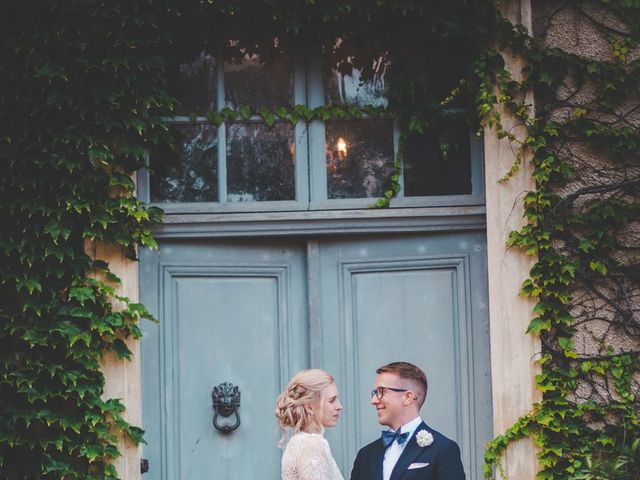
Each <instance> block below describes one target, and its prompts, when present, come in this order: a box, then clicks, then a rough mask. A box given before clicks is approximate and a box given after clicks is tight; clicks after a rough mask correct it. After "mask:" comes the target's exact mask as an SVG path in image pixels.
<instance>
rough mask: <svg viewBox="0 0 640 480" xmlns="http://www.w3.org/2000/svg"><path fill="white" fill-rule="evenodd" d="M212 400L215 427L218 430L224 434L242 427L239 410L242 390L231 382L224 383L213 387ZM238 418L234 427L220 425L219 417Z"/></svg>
mask: <svg viewBox="0 0 640 480" xmlns="http://www.w3.org/2000/svg"><path fill="white" fill-rule="evenodd" d="M211 399H212V400H213V410H214V412H215V413H214V415H213V426H214V427H216V430H218V431H220V432H222V433H229V432H233V431H234V430H235V429H236V428H238V427H239V426H240V414H239V413H238V408H239V407H240V389H239V388H238V387H234V386H233V384H231V383H229V382H223V383H221V384H220V385H218V386H217V387H213V392H211ZM234 414H235V416H236V423H234V424H232V425H220V424H218V416H219V415H222V416H223V417H230V416H231V415H234Z"/></svg>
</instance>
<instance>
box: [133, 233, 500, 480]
mask: <svg viewBox="0 0 640 480" xmlns="http://www.w3.org/2000/svg"><path fill="white" fill-rule="evenodd" d="M485 262H486V252H485V241H484V233H483V232H471V233H469V232H467V233H448V234H419V235H403V236H393V235H389V236H375V235H374V236H369V237H346V236H345V237H335V238H316V239H300V240H295V239H294V240H285V239H254V240H237V239H236V240H225V241H222V240H208V241H163V242H161V245H160V251H159V252H148V251H145V252H143V253H142V256H141V296H142V300H143V302H144V303H146V304H147V306H149V307H150V308H151V309H152V310H153V311H154V313H156V315H157V316H158V318H159V320H160V323H159V324H151V323H145V325H144V332H145V336H144V338H143V346H142V348H143V353H142V355H143V421H144V428H145V430H146V431H147V434H146V439H147V442H148V445H147V446H145V448H144V456H145V457H146V458H148V459H149V460H150V464H151V470H150V472H149V473H148V474H146V476H145V478H146V479H147V480H149V479H154V480H160V479H162V480H177V479H181V480H187V479H198V480H204V479H242V480H244V479H247V480H248V479H254V478H261V479H273V480H275V479H277V478H279V462H280V451H279V450H278V449H277V448H276V443H277V441H278V438H279V432H278V429H277V426H276V422H275V418H274V417H273V406H274V401H275V397H276V396H277V393H278V392H279V391H280V389H281V388H282V387H283V386H284V385H285V384H286V382H287V380H288V378H289V376H290V375H291V374H292V373H293V372H295V371H296V370H298V369H300V368H306V367H309V366H317V367H321V368H325V369H327V370H328V371H330V372H331V373H333V374H334V375H335V377H336V380H337V383H338V386H339V388H340V392H341V396H342V399H343V405H344V406H345V409H344V412H343V416H342V420H341V423H340V424H339V426H338V427H336V428H335V429H332V430H331V431H328V432H327V437H328V438H329V441H330V443H331V445H332V449H333V453H334V456H335V457H336V459H337V461H338V464H339V465H340V466H341V469H342V470H343V473H344V475H345V476H346V477H347V478H348V476H349V471H350V468H351V463H352V462H353V459H354V457H355V453H356V451H357V449H358V448H359V447H360V446H362V445H364V444H365V443H368V442H369V441H371V440H372V439H373V438H375V436H376V435H379V430H380V427H379V425H377V422H376V416H375V412H374V411H373V408H372V407H371V406H370V405H369V400H370V398H369V392H370V391H371V386H372V384H373V381H374V378H375V369H376V368H377V367H378V366H380V365H382V364H384V363H387V362H390V361H396V360H408V361H411V362H414V363H416V364H418V365H420V366H421V367H423V368H424V370H425V371H426V373H427V376H428V378H429V393H428V396H427V402H426V404H425V406H424V407H423V410H422V415H423V417H424V418H425V420H426V421H427V423H429V424H431V425H432V426H433V427H434V428H436V429H438V430H440V431H441V432H443V433H445V434H446V435H448V436H450V437H453V438H455V439H456V440H457V441H458V443H459V444H460V446H461V449H462V454H463V462H464V465H465V470H466V471H467V476H468V478H471V479H478V480H479V479H480V478H482V477H481V464H482V448H483V444H484V442H486V441H487V440H488V439H489V438H490V437H491V433H492V432H491V398H490V377H489V372H490V368H489V346H488V311H487V289H486V264H485ZM224 381H228V382H231V383H233V384H234V385H238V386H239V387H240V391H241V395H242V397H241V406H240V416H241V420H242V423H241V426H240V427H239V428H238V429H237V430H236V431H234V432H232V433H230V434H227V435H225V434H221V433H219V432H217V431H216V430H215V429H214V428H213V425H212V421H211V420H212V417H213V410H212V406H211V390H212V388H213V386H214V385H217V384H219V383H221V382H224Z"/></svg>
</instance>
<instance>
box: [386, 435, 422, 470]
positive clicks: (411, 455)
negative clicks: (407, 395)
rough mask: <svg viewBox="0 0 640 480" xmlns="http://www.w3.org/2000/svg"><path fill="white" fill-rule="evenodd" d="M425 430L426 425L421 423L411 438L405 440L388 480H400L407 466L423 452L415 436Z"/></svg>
mask: <svg viewBox="0 0 640 480" xmlns="http://www.w3.org/2000/svg"><path fill="white" fill-rule="evenodd" d="M426 428H427V425H426V424H425V423H424V422H422V423H421V424H420V425H418V428H416V429H415V431H414V432H413V435H411V438H409V439H407V442H408V443H407V446H406V447H404V450H403V451H402V455H400V458H399V459H398V461H397V463H396V465H395V467H393V470H392V472H391V477H390V478H389V480H398V479H399V478H401V477H402V475H403V474H404V472H406V471H407V467H409V465H411V463H413V461H414V460H415V459H416V458H418V456H420V454H421V453H422V452H424V448H423V447H421V446H419V445H418V442H416V434H417V433H418V432H419V431H420V430H423V429H426Z"/></svg>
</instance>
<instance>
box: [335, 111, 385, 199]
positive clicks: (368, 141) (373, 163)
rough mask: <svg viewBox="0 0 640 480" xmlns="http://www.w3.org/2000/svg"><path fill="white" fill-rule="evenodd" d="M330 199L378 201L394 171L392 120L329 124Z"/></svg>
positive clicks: (346, 121) (336, 121) (338, 121)
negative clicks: (372, 199)
mask: <svg viewBox="0 0 640 480" xmlns="http://www.w3.org/2000/svg"><path fill="white" fill-rule="evenodd" d="M326 154H327V189H328V192H327V195H328V198H363V197H379V196H381V195H382V194H383V192H384V191H385V190H386V189H387V188H388V187H389V177H390V176H391V173H392V169H393V122H392V121H391V120H333V121H328V122H327V123H326Z"/></svg>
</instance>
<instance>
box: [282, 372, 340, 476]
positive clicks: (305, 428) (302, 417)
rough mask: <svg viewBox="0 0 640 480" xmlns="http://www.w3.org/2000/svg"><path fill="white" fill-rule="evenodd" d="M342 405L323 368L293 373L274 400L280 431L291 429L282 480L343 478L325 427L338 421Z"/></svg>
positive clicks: (334, 386) (329, 376) (332, 383)
mask: <svg viewBox="0 0 640 480" xmlns="http://www.w3.org/2000/svg"><path fill="white" fill-rule="evenodd" d="M340 410H342V405H341V404H340V400H338V389H337V388H336V385H335V383H334V381H333V377H332V376H331V375H329V374H328V373H327V372H325V371H324V370H319V369H313V370H302V371H300V372H298V373H296V374H295V375H294V376H293V378H292V379H291V381H290V382H289V385H287V389H286V390H285V391H284V392H282V393H281V394H280V396H278V399H277V401H276V412H275V413H276V417H278V423H279V424H280V430H281V431H282V438H281V439H280V443H279V444H278V446H280V447H281V446H282V440H283V439H284V434H285V429H289V430H292V431H293V432H294V434H293V436H292V437H291V438H290V439H289V442H288V443H287V446H286V448H285V450H284V453H283V454H282V480H344V479H343V477H342V474H341V473H340V470H339V469H338V466H337V465H336V462H335V460H334V459H333V456H332V455H331V449H330V448H329V442H327V440H326V439H325V438H324V435H323V434H324V429H325V427H334V426H335V425H336V424H337V423H338V418H339V416H340Z"/></svg>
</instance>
